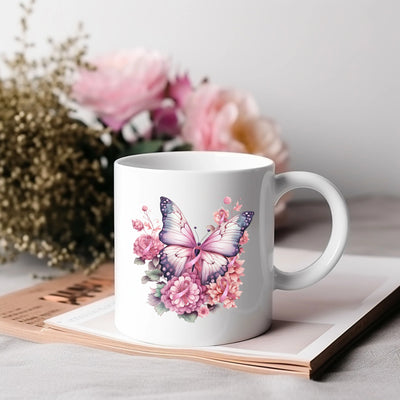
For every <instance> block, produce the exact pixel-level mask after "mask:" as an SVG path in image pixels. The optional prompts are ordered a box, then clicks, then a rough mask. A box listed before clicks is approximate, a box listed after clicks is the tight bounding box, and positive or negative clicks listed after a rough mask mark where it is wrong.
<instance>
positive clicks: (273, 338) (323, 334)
mask: <svg viewBox="0 0 400 400" xmlns="http://www.w3.org/2000/svg"><path fill="white" fill-rule="evenodd" d="M277 252H279V257H280V259H281V260H284V261H285V262H287V263H288V264H291V265H294V266H295V265H299V264H301V263H303V265H306V264H307V263H308V262H309V261H312V260H313V259H315V258H316V257H317V256H318V254H317V253H315V252H309V251H298V250H294V249H282V248H280V249H277ZM399 286H400V260H399V259H397V258H381V257H364V256H351V255H346V256H344V257H343V258H342V259H341V261H340V262H339V264H338V265H337V267H336V268H335V269H334V270H333V271H332V272H331V274H329V275H328V276H327V277H326V278H324V279H323V280H322V281H320V282H319V283H317V284H315V285H313V286H311V287H309V288H306V289H302V290H297V291H275V293H274V309H273V323H272V327H271V329H270V330H269V331H268V332H266V333H265V334H263V335H261V336H258V337H256V338H253V339H249V340H246V341H242V342H239V343H233V344H227V345H223V346H212V347H201V348H169V347H166V346H155V345H151V344H146V343H142V342H137V341H135V340H132V339H130V338H128V337H126V336H124V335H122V334H121V333H119V332H118V331H117V330H116V328H115V327H114V322H113V312H114V303H113V297H109V298H106V299H103V300H100V301H98V302H95V303H92V304H91V305H88V306H84V307H80V308H79V309H76V310H74V311H72V312H70V313H66V314H63V315H59V316H57V317H54V318H51V319H49V320H47V321H46V323H47V325H49V326H52V327H56V328H57V329H60V328H62V329H66V330H69V331H76V332H82V333H87V334H90V335H93V340H97V341H98V342H101V341H103V340H107V339H111V340H116V341H118V342H120V343H121V344H120V346H124V344H125V346H127V347H129V346H134V347H135V348H136V349H140V350H141V351H146V350H147V351H149V352H151V351H157V354H195V355H197V356H202V357H209V358H219V359H223V360H232V361H234V360H236V361H237V360H243V361H244V362H248V363H250V364H251V363H254V364H256V363H257V362H276V363H288V364H293V365H299V366H301V365H303V366H304V365H310V364H311V363H312V361H313V360H315V359H317V357H318V356H319V355H321V354H325V358H327V357H328V356H329V354H328V353H324V351H325V350H327V349H328V348H330V346H333V345H335V343H336V347H335V348H332V351H331V353H332V352H333V353H334V352H336V351H337V350H339V347H340V346H343V345H344V343H339V344H340V346H339V344H338V343H337V341H338V339H339V338H341V337H344V336H345V335H346V332H351V328H352V327H353V326H356V325H357V323H358V322H359V321H361V320H362V319H364V321H363V324H364V325H363V326H366V325H368V324H369V323H371V322H373V321H374V320H375V319H376V318H378V316H379V315H374V314H371V312H372V311H373V310H374V309H375V308H376V307H377V306H378V305H379V304H381V303H382V302H383V301H384V300H385V299H387V298H389V299H391V301H392V302H396V301H398V299H399V296H400V293H399V290H397V289H398V288H399ZM396 290H397V292H396ZM390 295H392V296H391V297H390ZM393 296H396V297H393ZM388 306H390V305H388ZM366 318H368V319H366ZM360 329H361V328H359V330H360ZM356 333H357V331H354V332H351V335H350V336H349V337H348V338H347V339H346V340H345V342H346V341H349V340H350V339H351V338H352V337H353V336H354V335H355V334H356ZM325 358H324V359H323V360H321V361H320V362H319V364H322V363H323V361H325ZM319 364H318V363H316V364H315V367H317V366H319Z"/></svg>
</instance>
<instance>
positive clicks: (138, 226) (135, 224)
mask: <svg viewBox="0 0 400 400" xmlns="http://www.w3.org/2000/svg"><path fill="white" fill-rule="evenodd" d="M132 227H133V229H136V230H137V231H141V230H142V229H143V222H142V221H140V220H139V219H133V220H132Z"/></svg>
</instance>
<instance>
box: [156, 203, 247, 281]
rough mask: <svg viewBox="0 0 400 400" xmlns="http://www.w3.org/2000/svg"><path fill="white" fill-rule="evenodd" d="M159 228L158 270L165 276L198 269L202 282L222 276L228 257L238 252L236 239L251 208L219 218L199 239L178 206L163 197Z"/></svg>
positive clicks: (170, 276)
mask: <svg viewBox="0 0 400 400" xmlns="http://www.w3.org/2000/svg"><path fill="white" fill-rule="evenodd" d="M160 210H161V214H162V221H163V228H162V230H161V232H160V233H159V238H160V241H161V242H162V243H164V244H165V245H166V247H164V249H163V250H161V252H160V265H161V271H162V272H163V274H164V276H165V277H166V278H167V280H170V279H171V278H173V277H174V276H180V275H182V274H183V273H184V272H185V271H191V272H193V271H194V270H195V269H196V270H197V271H198V273H199V275H200V278H201V282H202V284H204V285H205V284H208V283H210V282H215V281H216V279H217V278H218V277H219V276H223V275H224V274H225V273H226V272H227V270H228V266H229V263H230V260H229V259H228V258H231V257H235V256H236V255H237V254H238V253H239V248H240V247H239V241H240V239H241V238H242V236H243V234H244V231H245V230H246V228H247V227H248V226H249V225H250V223H251V220H252V218H253V215H254V212H253V211H245V212H242V213H241V214H238V215H236V216H234V217H233V218H231V219H229V220H228V221H226V222H223V223H222V224H221V225H220V226H219V227H218V228H217V229H216V230H214V231H213V232H212V233H211V234H210V235H209V236H208V237H207V238H206V239H205V240H204V241H203V242H198V241H196V239H195V237H194V234H193V231H192V229H191V227H190V225H189V223H188V222H187V220H186V218H185V216H184V215H183V213H182V211H181V210H180V209H179V207H178V206H177V205H176V204H175V203H174V202H173V201H172V200H170V199H168V198H167V197H161V198H160Z"/></svg>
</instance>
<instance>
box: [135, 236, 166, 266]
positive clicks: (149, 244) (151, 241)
mask: <svg viewBox="0 0 400 400" xmlns="http://www.w3.org/2000/svg"><path fill="white" fill-rule="evenodd" d="M163 248H164V245H163V244H162V243H161V242H160V240H159V239H158V237H157V236H156V235H146V234H143V235H140V236H139V237H138V238H137V239H136V240H135V243H134V244H133V252H134V253H135V254H136V255H137V256H138V257H140V258H141V259H142V260H152V259H153V258H154V257H156V256H157V255H158V253H159V252H160V251H161V250H162V249H163Z"/></svg>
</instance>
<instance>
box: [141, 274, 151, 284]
mask: <svg viewBox="0 0 400 400" xmlns="http://www.w3.org/2000/svg"><path fill="white" fill-rule="evenodd" d="M150 280H151V279H150V278H149V277H148V276H147V275H144V276H142V283H143V284H145V283H147V282H150Z"/></svg>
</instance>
